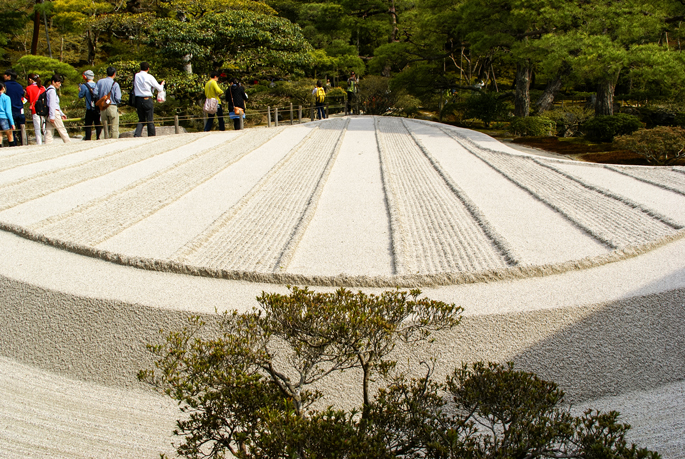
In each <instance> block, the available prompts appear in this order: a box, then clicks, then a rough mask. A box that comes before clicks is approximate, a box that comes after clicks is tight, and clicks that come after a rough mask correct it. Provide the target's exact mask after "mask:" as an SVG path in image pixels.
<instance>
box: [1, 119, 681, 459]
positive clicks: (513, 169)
mask: <svg viewBox="0 0 685 459" xmlns="http://www.w3.org/2000/svg"><path fill="white" fill-rule="evenodd" d="M34 148H35V149H31V148H25V149H21V150H19V151H16V153H12V154H9V153H5V152H2V154H0V209H2V211H0V228H1V229H3V230H4V231H0V248H1V250H2V252H1V253H2V256H1V257H0V327H1V328H2V329H3V330H4V331H5V332H4V333H3V334H2V335H0V355H1V356H2V357H0V419H1V420H2V424H3V427H4V425H7V426H8V427H7V428H5V429H4V430H2V429H0V451H2V452H3V453H5V452H7V455H9V457H82V456H79V455H80V454H82V451H93V453H92V455H93V456H94V457H131V458H133V457H148V456H149V457H156V452H157V451H169V446H168V440H169V437H168V435H169V432H170V429H171V427H170V426H172V424H173V419H174V417H175V410H174V409H173V406H172V404H169V402H168V401H167V400H165V399H161V398H159V397H157V396H156V395H154V394H150V393H147V392H144V391H142V388H141V387H140V386H139V385H137V384H138V383H136V382H135V381H134V379H133V376H132V375H133V374H134V373H135V371H136V370H137V369H140V368H141V367H143V366H145V365H146V362H147V363H149V355H147V353H146V351H145V346H144V345H145V343H146V342H150V341H151V340H154V339H155V337H156V333H157V330H158V329H159V328H160V327H173V326H177V325H178V324H179V323H180V320H181V317H182V316H183V315H184V314H185V313H187V312H189V311H192V312H196V313H203V314H213V313H215V312H216V311H223V310H231V309H236V310H239V311H242V310H245V309H248V308H250V307H252V306H254V305H255V304H256V303H255V300H254V298H255V296H257V295H258V294H259V293H260V292H261V291H264V290H266V291H278V292H285V286H284V284H285V283H298V284H309V285H312V284H319V285H322V286H325V287H319V288H322V289H325V290H330V289H332V288H333V287H332V286H333V285H340V284H342V285H350V286H354V287H355V288H356V287H364V288H365V291H367V292H379V291H380V290H381V287H392V286H396V285H405V286H406V285H416V286H420V287H422V290H423V291H424V293H425V294H426V295H428V296H429V297H431V298H434V299H438V300H443V301H449V302H456V303H457V304H460V305H462V306H463V307H464V308H465V320H464V323H463V324H462V326H461V327H459V329H458V330H456V331H455V332H454V333H450V334H446V335H444V336H440V337H438V339H437V340H436V344H435V346H437V347H436V348H435V349H433V350H428V349H422V350H420V352H425V353H428V355H432V356H436V357H438V360H439V362H440V364H441V365H442V366H443V367H444V368H443V367H441V368H440V369H439V371H445V369H446V368H448V367H450V366H451V367H452V368H453V367H454V365H456V364H458V363H459V362H461V361H462V360H464V361H472V360H474V359H494V360H500V361H504V360H508V359H514V360H515V361H516V362H517V364H519V365H521V366H522V367H524V368H527V369H531V370H533V371H536V372H539V373H541V374H542V375H543V376H546V377H550V378H552V379H555V380H557V381H558V382H559V383H560V384H562V387H564V389H565V390H567V392H569V393H570V394H571V395H572V398H573V399H574V400H588V399H594V398H597V397H598V396H602V395H607V394H613V395H620V396H621V397H623V396H625V397H624V398H623V399H621V398H612V399H607V401H606V406H607V407H610V408H611V407H614V406H619V407H620V406H622V407H624V408H619V410H620V411H622V412H623V411H624V412H625V413H624V415H625V416H626V417H627V418H629V419H628V422H630V423H631V424H634V425H635V426H636V430H635V433H634V435H635V437H633V438H637V439H639V441H640V442H641V443H642V444H644V446H650V447H653V448H656V449H659V450H661V451H663V452H664V453H665V457H667V458H671V457H673V458H675V457H685V455H684V454H683V453H682V443H678V442H677V441H673V440H672V439H673V438H684V437H685V432H683V427H682V422H681V421H678V419H683V417H682V416H680V417H679V415H680V414H681V413H682V412H683V407H682V403H681V402H682V399H683V397H682V396H681V395H682V384H680V385H678V384H679V383H674V381H678V380H683V379H684V378H685V363H683V362H685V361H683V359H682V349H683V343H682V337H683V336H685V317H683V311H685V308H684V306H685V299H683V298H685V264H684V263H685V238H683V237H682V236H683V234H684V233H683V230H682V229H681V227H682V225H683V223H684V222H685V210H684V209H685V195H684V194H683V193H682V192H681V191H682V190H683V189H685V173H682V171H681V169H678V168H676V169H673V168H668V169H663V170H654V169H651V168H637V167H610V168H609V167H602V166H598V165H597V166H596V165H579V164H577V163H574V162H570V161H559V160H556V159H553V158H534V157H531V156H530V155H527V154H525V153H521V152H517V151H516V150H514V149H512V148H510V147H508V146H506V145H502V144H500V143H499V142H497V141H495V140H494V139H491V138H489V137H487V136H485V135H483V134H480V133H474V132H472V131H468V130H463V129H454V128H449V127H445V126H440V125H437V124H435V123H426V122H418V121H410V120H399V119H388V118H377V119H374V118H371V117H350V118H345V119H337V120H329V121H323V122H317V123H308V124H306V125H302V126H296V127H288V128H279V129H259V130H246V131H244V132H242V133H235V132H226V133H211V134H184V135H177V136H169V137H159V138H149V139H147V138H146V139H133V140H130V141H118V142H115V141H108V142H91V143H87V144H86V143H79V144H78V145H73V146H72V145H70V146H52V147H50V148H45V147H44V148H43V149H41V147H34ZM36 152H40V154H44V156H43V157H41V156H39V155H38V153H36ZM12 233H15V234H12ZM18 235H21V236H25V237H26V238H28V239H26V238H22V237H19V236H18ZM29 239H33V240H29ZM36 241H38V242H36ZM40 242H47V244H42V243H40ZM62 249H67V250H62ZM79 254H85V255H90V256H89V257H84V256H83V255H79ZM103 260H110V261H114V262H115V263H116V264H115V263H108V262H107V261H103ZM122 264H123V265H124V266H121V265H122ZM126 265H130V266H126ZM131 266H136V267H141V268H151V269H142V270H141V269H134V268H133V267H131ZM183 273H192V274H197V275H198V276H187V275H184V274H183ZM217 277H224V278H226V279H220V278H217ZM246 279H247V280H252V282H246V281H245V280H246ZM478 281H482V282H478ZM420 352H419V353H420ZM412 356H414V354H407V355H404V354H402V355H401V356H400V360H403V361H407V359H409V358H413V357H412ZM20 362H21V363H20ZM26 364H30V366H27V365H26ZM343 379H344V378H342V379H341V380H339V381H334V382H332V383H331V384H332V387H337V388H341V389H340V391H341V392H339V393H340V397H341V398H343V399H347V398H348V396H349V394H346V393H345V392H344V388H345V387H351V386H350V385H349V381H345V380H343ZM626 394H628V395H626ZM630 394H633V395H630ZM678 396H680V398H679V399H678V400H680V402H677V403H676V402H674V403H672V404H671V405H669V404H668V400H669V397H670V398H671V399H672V398H673V397H678ZM622 400H623V401H622ZM597 403H599V404H600V405H601V404H602V403H605V402H604V401H599V402H597ZM621 404H623V405H621ZM591 406H595V405H591ZM601 406H604V405H601ZM631 407H643V408H639V409H638V408H636V409H635V410H632V409H631ZM659 407H662V409H661V411H662V412H663V413H666V414H665V416H664V419H663V420H662V421H657V420H656V419H657V414H654V415H653V416H652V414H649V413H657V412H658V408H659ZM631 416H632V417H631ZM644 419H655V420H654V421H652V422H648V421H644V422H643V420H644ZM654 426H656V427H654ZM659 426H663V427H659ZM664 432H667V433H666V434H664ZM670 433H672V435H670ZM29 439H33V443H31V442H30V441H29ZM36 439H37V440H36ZM650 442H651V443H650ZM652 445H654V446H652ZM165 448H166V449H165Z"/></svg>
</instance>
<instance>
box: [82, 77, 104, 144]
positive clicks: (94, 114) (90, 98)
mask: <svg viewBox="0 0 685 459" xmlns="http://www.w3.org/2000/svg"><path fill="white" fill-rule="evenodd" d="M93 78H95V74H94V73H93V71H92V70H86V71H85V72H83V79H84V80H85V81H86V82H85V83H83V84H80V85H79V86H78V89H79V92H78V98H79V99H83V98H85V99H86V122H85V131H86V137H85V138H84V140H90V139H91V132H92V129H93V128H92V126H93V124H95V135H96V138H97V140H100V133H101V132H102V125H101V124H100V111H99V110H98V108H97V106H96V105H95V102H97V100H98V99H99V97H98V88H97V86H96V85H95V83H94V82H93Z"/></svg>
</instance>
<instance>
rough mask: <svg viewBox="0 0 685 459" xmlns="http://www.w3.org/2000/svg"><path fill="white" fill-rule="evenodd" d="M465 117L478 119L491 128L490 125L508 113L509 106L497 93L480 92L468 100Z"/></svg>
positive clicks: (465, 106)
mask: <svg viewBox="0 0 685 459" xmlns="http://www.w3.org/2000/svg"><path fill="white" fill-rule="evenodd" d="M464 108H465V110H464V116H465V117H466V118H477V119H479V120H481V121H482V122H483V124H485V127H490V123H491V122H493V121H495V120H497V119H499V118H502V117H503V116H504V115H505V114H506V112H507V105H506V103H505V102H504V100H503V99H501V98H500V97H499V96H498V94H497V93H492V92H479V93H476V94H473V95H472V96H471V97H469V98H468V99H466V102H465V104H464Z"/></svg>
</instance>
